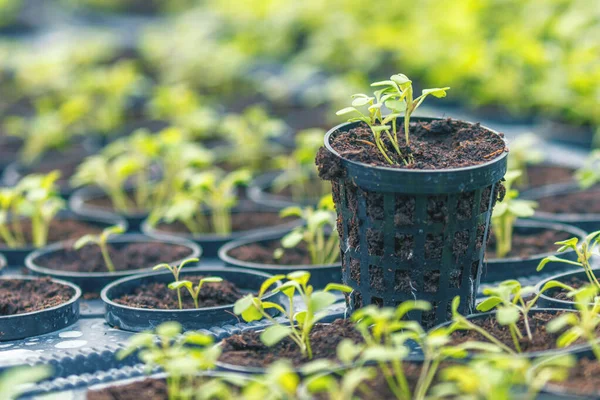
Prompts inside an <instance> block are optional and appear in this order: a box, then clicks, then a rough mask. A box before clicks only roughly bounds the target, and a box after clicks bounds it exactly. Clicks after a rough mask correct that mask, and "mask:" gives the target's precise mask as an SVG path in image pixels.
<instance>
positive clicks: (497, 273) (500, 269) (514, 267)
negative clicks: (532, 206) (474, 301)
mask: <svg viewBox="0 0 600 400" xmlns="http://www.w3.org/2000/svg"><path fill="white" fill-rule="evenodd" d="M547 229H550V230H555V231H560V232H568V233H569V234H570V235H571V237H578V238H579V239H583V238H585V236H586V235H587V233H586V232H584V231H583V230H581V229H579V228H576V227H574V226H570V225H565V224H556V223H548V222H541V221H530V220H518V221H517V222H516V223H515V232H516V233H523V234H535V233H536V232H539V231H543V230H547ZM551 255H555V253H554V252H550V253H544V254H536V255H534V256H531V257H527V258H519V257H511V258H495V259H489V260H486V261H484V268H483V273H482V274H481V282H482V283H492V282H500V281H504V280H507V279H519V278H522V277H525V276H531V275H535V274H536V273H537V266H538V265H539V263H540V261H542V260H543V259H544V258H546V257H548V256H551ZM558 256H559V257H561V258H565V259H567V260H576V259H577V255H576V254H575V252H574V251H573V250H569V251H567V252H565V253H561V254H560V255H558ZM572 267H573V266H571V267H570V268H569V266H568V265H567V264H561V263H551V264H548V265H547V266H546V267H545V268H544V271H545V272H549V271H550V272H555V273H557V272H563V271H565V270H567V269H572Z"/></svg>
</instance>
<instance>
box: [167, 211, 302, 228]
mask: <svg viewBox="0 0 600 400" xmlns="http://www.w3.org/2000/svg"><path fill="white" fill-rule="evenodd" d="M291 220H292V218H281V217H279V213H277V212H260V211H244V212H239V213H233V214H231V231H232V232H244V231H249V230H252V229H258V228H268V227H272V226H277V225H281V224H284V223H286V222H289V221H291ZM209 225H212V224H211V221H210V218H209ZM209 228H211V229H210V230H211V232H212V231H213V230H212V227H209ZM156 229H157V230H159V231H165V232H171V233H185V234H189V233H190V231H189V230H188V229H187V228H186V226H185V225H184V224H182V223H180V222H175V223H173V224H166V223H161V224H158V226H157V227H156Z"/></svg>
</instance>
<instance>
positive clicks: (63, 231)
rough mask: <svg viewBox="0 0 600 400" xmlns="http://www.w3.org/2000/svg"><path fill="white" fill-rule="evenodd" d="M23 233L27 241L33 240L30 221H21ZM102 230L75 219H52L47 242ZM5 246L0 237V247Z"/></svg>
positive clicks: (78, 236) (74, 237)
mask: <svg viewBox="0 0 600 400" xmlns="http://www.w3.org/2000/svg"><path fill="white" fill-rule="evenodd" d="M21 227H22V229H23V235H24V236H25V240H26V242H27V243H30V244H31V243H32V242H33V239H32V238H33V234H32V229H31V221H28V220H23V221H21ZM100 232H102V228H100V227H98V226H96V225H94V224H91V223H87V222H84V221H78V220H76V219H54V220H52V222H50V229H49V230H48V243H55V242H59V241H62V240H70V239H73V240H76V239H79V238H80V237H82V236H83V235H86V234H96V233H100ZM2 247H6V245H5V243H4V241H3V240H2V238H1V237H0V248H2Z"/></svg>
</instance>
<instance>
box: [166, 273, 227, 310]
mask: <svg viewBox="0 0 600 400" xmlns="http://www.w3.org/2000/svg"><path fill="white" fill-rule="evenodd" d="M219 282H223V278H219V277H217V276H209V277H207V278H202V279H200V282H199V283H198V286H196V287H194V284H193V283H192V282H191V281H176V282H172V283H170V284H169V289H172V290H177V295H178V296H179V290H180V289H181V288H182V287H184V288H186V289H187V290H188V292H189V293H190V296H192V298H193V299H194V306H195V307H196V308H200V306H199V305H198V297H199V296H200V290H201V289H202V285H204V284H205V283H219ZM182 308H183V307H181V303H180V305H179V309H182Z"/></svg>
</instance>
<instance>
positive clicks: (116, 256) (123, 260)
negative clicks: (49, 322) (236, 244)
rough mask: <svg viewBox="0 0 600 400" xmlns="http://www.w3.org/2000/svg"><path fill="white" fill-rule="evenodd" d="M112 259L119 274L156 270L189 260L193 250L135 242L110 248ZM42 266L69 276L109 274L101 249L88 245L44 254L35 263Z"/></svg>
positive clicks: (177, 246)
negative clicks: (162, 265)
mask: <svg viewBox="0 0 600 400" xmlns="http://www.w3.org/2000/svg"><path fill="white" fill-rule="evenodd" d="M108 251H109V254H110V258H111V260H112V262H113V264H114V266H115V269H116V270H117V271H129V270H136V269H141V268H152V267H154V266H155V265H157V264H160V263H170V262H174V261H177V260H181V259H183V258H186V257H188V256H190V255H191V254H192V250H191V249H189V248H188V247H186V246H180V245H175V244H170V243H160V242H150V241H149V242H141V243H137V242H133V243H125V244H122V245H119V246H114V245H109V250H108ZM35 263H36V264H37V265H39V266H42V267H45V268H49V269H53V270H57V271H69V272H108V270H107V269H106V264H105V263H104V259H103V258H102V253H101V252H100V247H98V246H96V245H87V246H84V247H82V248H81V249H80V250H75V249H73V248H68V249H61V250H59V251H54V252H52V253H49V254H44V255H42V256H40V257H38V258H37V259H36V260H35Z"/></svg>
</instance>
